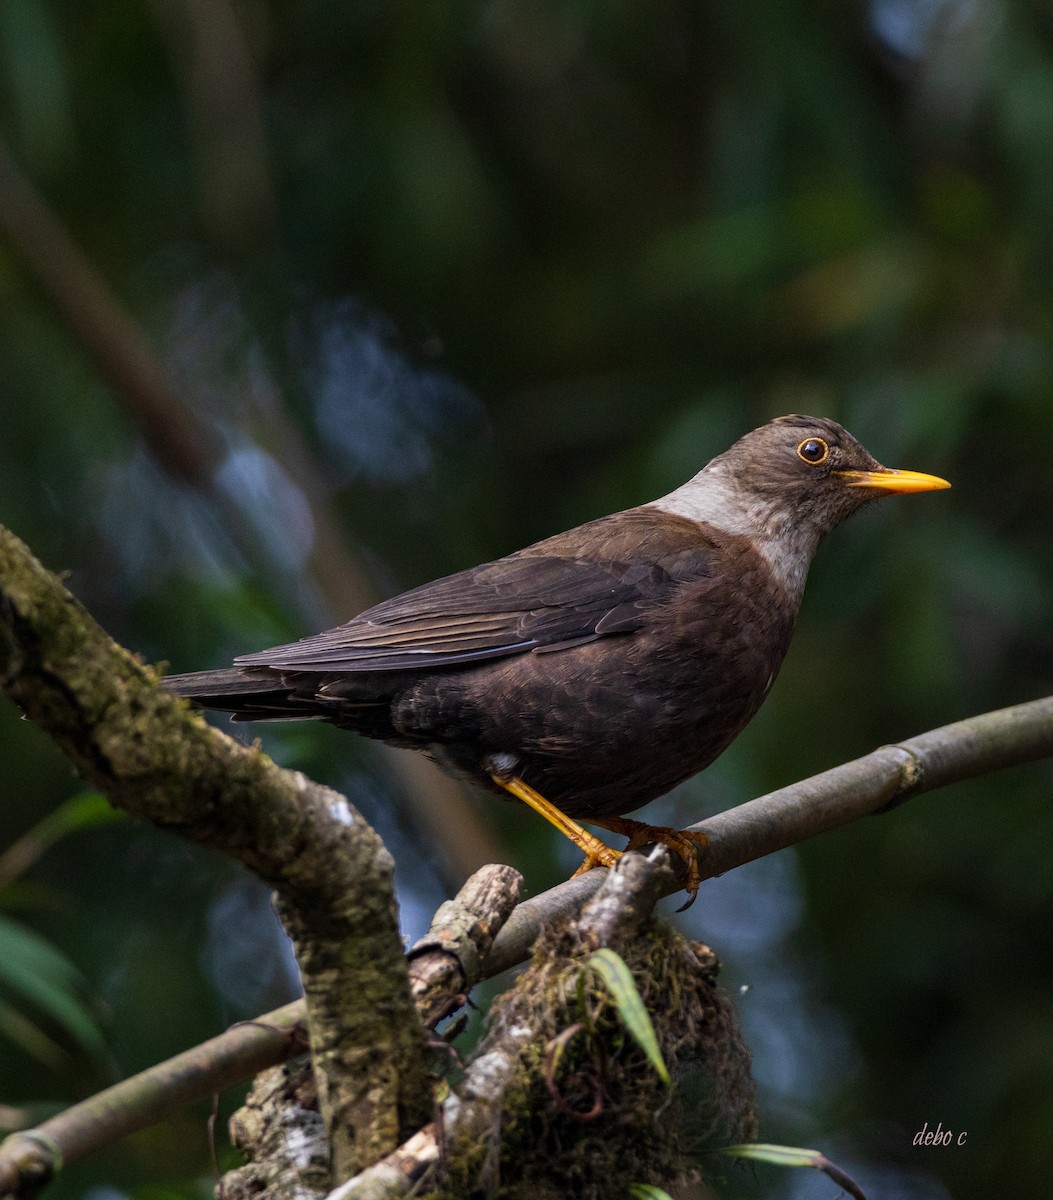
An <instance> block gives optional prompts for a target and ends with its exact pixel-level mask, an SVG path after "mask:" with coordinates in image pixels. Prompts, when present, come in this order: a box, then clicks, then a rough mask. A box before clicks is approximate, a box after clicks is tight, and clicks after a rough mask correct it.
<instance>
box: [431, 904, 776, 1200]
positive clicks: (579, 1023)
mask: <svg viewBox="0 0 1053 1200" xmlns="http://www.w3.org/2000/svg"><path fill="white" fill-rule="evenodd" d="M595 949H596V946H595V945H585V944H582V942H581V941H580V939H579V938H578V937H577V936H576V935H575V933H574V931H573V928H572V927H570V926H563V927H556V928H553V929H550V930H549V931H548V932H547V933H546V934H545V935H543V936H542V938H541V939H539V941H538V944H537V946H536V948H535V951H534V956H533V961H532V963H531V965H530V967H529V968H528V969H527V970H526V971H525V972H524V974H523V975H522V976H521V977H520V979H519V980H518V981H517V983H516V986H515V987H514V988H512V989H511V990H510V991H509V992H508V993H506V994H505V995H504V996H503V997H501V999H499V1000H498V1001H497V1002H496V1004H495V1006H494V1009H493V1012H492V1014H491V1022H490V1030H489V1032H488V1034H487V1036H486V1038H485V1040H484V1042H483V1044H482V1045H481V1046H480V1048H479V1052H478V1054H477V1055H476V1058H475V1062H476V1063H479V1062H480V1060H481V1059H483V1058H484V1056H490V1058H489V1059H488V1061H492V1062H494V1063H495V1064H502V1063H503V1064H504V1067H503V1068H502V1069H499V1070H497V1072H496V1074H497V1075H499V1076H500V1081H499V1083H498V1082H497V1081H496V1080H495V1088H494V1091H495V1093H496V1095H495V1096H491V1097H487V1098H486V1099H487V1100H489V1101H491V1102H492V1103H490V1105H489V1107H487V1106H486V1105H485V1104H481V1103H480V1102H479V1099H478V1098H477V1099H476V1100H475V1101H474V1105H475V1107H474V1110H473V1117H474V1119H473V1120H467V1121H464V1122H462V1128H461V1131H460V1135H459V1136H458V1137H457V1138H455V1140H454V1145H453V1146H452V1147H450V1151H451V1152H450V1154H449V1155H448V1157H447V1164H448V1170H449V1174H448V1178H447V1186H448V1190H447V1192H446V1194H447V1195H449V1196H456V1197H458V1198H459V1200H463V1198H464V1197H475V1196H480V1197H482V1196H487V1197H494V1198H496V1200H547V1198H548V1197H553V1198H555V1197H560V1198H561V1200H562V1198H565V1197H567V1196H573V1197H575V1198H576V1200H578V1198H581V1200H591V1198H593V1197H595V1198H596V1200H600V1198H601V1197H602V1198H603V1200H611V1198H613V1197H616V1196H618V1195H624V1194H625V1193H626V1191H627V1189H628V1186H629V1185H630V1184H632V1183H654V1184H659V1185H662V1186H666V1187H668V1186H670V1185H672V1184H675V1182H676V1181H677V1180H678V1179H682V1178H683V1177H685V1176H686V1175H690V1174H692V1173H695V1172H697V1165H698V1164H697V1153H698V1151H699V1150H701V1149H704V1148H705V1147H706V1146H708V1145H717V1144H727V1143H729V1142H739V1141H748V1140H751V1139H753V1138H754V1137H755V1136H756V1118H755V1114H754V1108H753V1082H752V1079H751V1077H750V1073H749V1052H748V1050H747V1049H746V1047H745V1045H744V1044H743V1042H742V1039H741V1037H740V1035H739V1031H738V1025H737V1021H736V1019H735V1015H734V1012H733V1010H732V1008H731V1004H730V1002H729V1000H728V999H727V997H726V996H725V995H724V994H723V993H722V992H721V991H720V990H719V989H718V988H717V985H716V977H717V973H718V971H719V963H718V962H717V959H716V956H715V955H714V954H713V952H712V951H711V950H710V949H709V948H708V947H706V946H703V945H701V944H699V943H691V942H688V941H686V940H685V939H684V938H682V937H681V936H680V935H679V934H678V933H676V932H675V931H674V930H672V929H670V928H669V927H668V926H665V925H662V924H659V923H657V922H652V923H650V924H648V925H647V926H645V927H644V929H643V931H642V932H641V933H640V934H638V935H637V936H636V937H634V938H632V939H631V940H630V941H629V942H627V943H626V944H625V945H624V946H621V947H616V949H617V950H618V952H619V953H620V954H621V955H622V957H623V958H624V959H625V961H626V963H627V964H628V966H629V968H630V970H631V971H632V974H633V977H634V979H635V981H636V986H637V988H638V990H639V992H640V995H641V998H642V999H643V1002H644V1005H645V1006H646V1008H647V1010H648V1012H649V1014H650V1016H651V1019H652V1022H653V1024H654V1027H655V1032H656V1034H657V1036H658V1041H659V1045H660V1047H661V1051H662V1055H663V1058H664V1059H665V1062H666V1065H667V1066H668V1068H669V1071H670V1074H671V1075H672V1078H673V1084H672V1086H671V1087H670V1086H667V1085H666V1084H665V1083H663V1082H662V1080H661V1079H660V1078H659V1077H658V1075H657V1073H656V1072H655V1070H654V1067H653V1066H652V1065H651V1063H650V1062H649V1061H648V1060H647V1058H646V1056H645V1054H644V1053H643V1051H642V1050H641V1049H640V1047H639V1046H638V1045H637V1043H636V1041H635V1040H634V1039H633V1037H632V1036H631V1034H630V1033H629V1032H628V1030H627V1029H626V1027H625V1024H624V1022H623V1020H622V1017H621V1015H620V1014H619V1012H618V1009H617V1007H616V1005H615V1003H614V1001H613V999H612V998H611V996H610V993H609V992H608V991H607V989H606V988H605V987H604V985H603V983H602V982H601V980H600V979H599V977H598V976H597V975H596V973H595V972H594V971H590V970H588V969H587V968H586V967H585V963H586V960H587V959H588V957H589V955H590V954H591V953H592V952H593V951H594V950H595ZM528 1031H529V1033H528ZM462 1111H463V1110H462ZM480 1112H485V1113H486V1114H487V1116H486V1119H485V1122H484V1123H483V1124H482V1125H480V1121H479V1113H480Z"/></svg>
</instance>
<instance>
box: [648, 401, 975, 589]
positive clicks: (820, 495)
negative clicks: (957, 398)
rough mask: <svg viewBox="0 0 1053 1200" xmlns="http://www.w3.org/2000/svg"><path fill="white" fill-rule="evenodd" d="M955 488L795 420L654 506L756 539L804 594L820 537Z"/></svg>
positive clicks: (777, 425) (771, 427) (742, 443)
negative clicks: (900, 500) (890, 503)
mask: <svg viewBox="0 0 1053 1200" xmlns="http://www.w3.org/2000/svg"><path fill="white" fill-rule="evenodd" d="M950 486H951V485H950V484H949V483H948V482H947V481H946V480H945V479H939V478H938V477H937V476H935V475H924V474H922V473H920V472H918V471H899V470H892V469H891V468H889V467H883V466H882V465H881V463H879V462H878V461H877V459H876V458H874V457H873V455H871V454H869V453H868V452H867V451H866V450H865V449H864V448H863V447H862V446H861V445H860V444H859V442H858V441H856V439H855V438H854V437H853V436H852V435H851V434H850V433H849V432H848V430H847V429H845V428H844V426H843V425H839V424H838V423H837V422H836V421H830V420H828V419H826V418H825V417H806V416H799V415H793V416H788V417H779V418H778V419H777V420H774V421H770V422H769V423H768V424H767V425H761V426H760V428H758V429H754V430H753V431H752V432H751V433H747V434H746V435H745V436H744V437H741V438H739V440H738V441H737V442H736V443H735V444H734V445H733V446H732V447H731V448H730V449H729V450H726V451H725V452H724V453H723V454H720V455H718V456H717V457H716V458H714V459H713V460H712V461H711V462H709V463H708V464H707V465H706V466H705V467H704V468H703V469H702V470H701V471H700V472H699V473H698V474H697V475H696V476H695V477H694V478H693V479H691V480H689V481H688V482H687V483H686V484H684V485H683V486H682V487H680V488H677V490H676V491H675V492H672V493H670V495H668V496H666V497H664V498H663V499H662V500H659V501H657V506H658V507H660V508H663V509H665V510H666V511H669V512H676V513H678V514H679V515H682V516H687V517H691V518H692V519H694V520H699V521H705V522H707V523H709V524H711V525H713V526H715V527H716V528H718V529H721V530H724V531H725V532H727V533H734V534H744V535H746V536H748V537H751V538H752V539H754V541H755V542H756V544H757V548H758V549H759V550H760V551H761V552H762V553H763V554H764V555H765V557H766V558H768V560H769V562H770V563H771V564H772V566H773V567H774V568H775V569H776V573H777V575H778V576H779V577H780V578H781V579H782V580H783V582H784V583H786V584H787V586H788V587H790V588H791V590H792V591H793V592H795V593H797V594H799V593H800V592H801V591H802V590H803V587H804V576H805V575H806V573H807V570H808V566H809V565H810V563H811V560H812V556H813V555H814V553H815V550H816V547H817V546H818V545H819V542H820V541H821V539H822V538H823V536H824V535H825V534H827V533H829V532H830V530H831V529H833V528H834V527H835V526H836V525H839V524H840V523H841V522H842V521H843V520H844V519H845V518H846V517H849V516H851V515H852V513H854V512H855V511H856V510H857V509H860V508H862V507H863V506H864V505H865V504H867V503H869V502H870V501H872V500H878V499H880V498H881V497H882V496H892V495H897V494H903V493H906V492H927V491H933V490H935V489H937V488H947V487H950Z"/></svg>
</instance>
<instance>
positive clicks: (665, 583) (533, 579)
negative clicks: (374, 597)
mask: <svg viewBox="0 0 1053 1200" xmlns="http://www.w3.org/2000/svg"><path fill="white" fill-rule="evenodd" d="M637 511H638V510H637ZM627 517H629V514H625V513H622V514H619V516H618V518H605V519H604V521H601V522H592V523H591V525H590V526H584V527H582V531H589V532H590V535H591V537H590V538H588V539H586V542H587V545H588V549H587V551H586V553H587V554H588V555H589V556H588V557H580V556H571V555H570V554H568V553H567V550H568V549H569V546H567V535H560V536H559V538H553V539H551V540H550V541H549V542H541V543H539V544H538V545H537V546H534V547H531V548H530V549H528V550H525V551H520V552H519V553H518V554H513V555H510V556H509V557H508V558H503V559H499V560H498V561H497V562H492V563H485V564H484V565H482V566H479V567H474V568H472V569H471V570H468V571H462V572H461V573H460V574H458V575H450V576H448V577H446V578H445V579H438V580H436V581H435V582H434V583H428V584H425V585H424V586H423V587H418V588H414V589H413V590H412V591H409V592H405V593H403V594H402V595H400V596H396V597H394V598H393V599H391V600H387V601H385V602H384V603H382V604H378V605H376V606H375V607H374V608H371V609H368V610H367V611H366V612H363V613H360V614H359V615H358V616H357V617H355V618H354V619H353V620H351V621H349V622H348V623H347V624H346V625H340V626H338V627H337V628H335V629H330V630H327V631H326V632H325V633H320V634H317V635H315V636H314V637H309V638H304V639H303V640H302V641H299V642H293V643H291V644H290V645H285V646H275V647H273V648H272V649H270V650H263V651H261V652H259V653H257V654H245V655H242V656H240V657H239V658H237V659H235V662H236V663H237V665H238V666H239V667H269V668H271V669H272V670H279V671H312V672H313V671H319V672H324V673H333V672H344V671H354V672H358V671H405V670H418V669H421V668H432V667H442V666H455V665H458V664H463V663H471V662H477V661H480V660H483V659H491V658H502V657H507V656H509V655H513V654H523V653H526V652H528V651H535V652H544V651H551V650H559V649H563V648H566V647H569V646H571V645H580V644H581V643H582V642H587V641H592V640H594V639H596V638H599V637H603V636H605V635H608V634H614V633H627V632H631V631H632V630H633V629H637V628H639V626H640V624H641V623H642V614H643V612H644V611H645V609H646V608H648V607H651V606H653V605H654V604H655V603H657V602H660V601H661V599H662V598H663V597H664V596H665V595H667V594H668V589H670V588H671V587H673V586H675V582H676V581H677V580H678V579H682V578H685V577H686V576H688V575H695V576H697V575H699V574H707V573H709V572H710V571H712V569H713V567H714V563H713V558H714V550H715V548H714V546H713V545H712V544H711V543H709V542H708V541H707V539H706V538H705V536H704V535H702V536H700V530H699V527H698V526H696V525H694V524H693V523H692V522H684V526H686V527H687V528H683V527H681V526H680V523H679V522H678V521H677V519H676V518H673V521H674V522H675V524H674V526H673V527H672V528H670V524H669V519H668V518H667V517H658V518H657V519H656V517H655V516H654V515H652V514H650V513H648V514H646V515H645V516H644V517H642V518H639V519H635V518H634V519H633V520H632V524H633V525H634V529H633V530H632V531H631V534H632V536H631V539H630V538H628V537H627V534H629V532H630V531H628V530H627V529H626V528H625V519H626V518H627ZM637 525H638V526H639V528H635V526H637ZM597 530H598V531H597ZM648 533H649V534H650V535H651V536H650V537H647V536H641V535H644V534H648ZM670 537H672V542H671V541H670ZM630 541H631V545H630ZM578 545H579V548H580V547H581V542H580V541H579V543H578ZM605 549H606V550H607V551H611V550H615V551H617V552H620V561H619V560H614V561H611V560H606V559H605ZM630 550H631V551H632V553H630V552H629V551H630ZM549 551H554V552H549ZM621 555H624V557H621Z"/></svg>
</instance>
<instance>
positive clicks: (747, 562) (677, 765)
mask: <svg viewBox="0 0 1053 1200" xmlns="http://www.w3.org/2000/svg"><path fill="white" fill-rule="evenodd" d="M950 486H951V485H950V484H949V483H948V482H947V481H946V480H945V479H941V478H939V477H937V476H935V475H927V474H923V473H921V472H917V471H905V470H894V469H891V468H887V467H883V466H882V465H881V464H880V463H879V462H878V461H877V460H876V459H875V458H874V457H873V456H872V455H871V454H870V453H869V452H868V451H867V450H865V449H864V448H863V446H862V445H861V444H860V443H859V442H858V441H857V440H856V439H855V438H854V437H853V436H852V435H851V434H850V433H849V432H848V430H847V429H845V428H844V427H843V426H842V425H840V424H838V423H837V422H836V421H833V420H830V419H828V418H823V417H811V416H803V415H800V414H793V415H789V416H784V417H779V418H777V419H775V420H773V421H769V422H768V423H767V424H764V425H761V426H760V427H759V428H756V429H754V430H752V431H751V432H749V433H746V434H745V435H744V436H743V437H741V438H739V440H738V441H736V442H735V443H734V444H733V445H732V446H731V447H730V449H728V450H726V451H725V452H724V453H722V454H718V455H717V456H716V457H715V458H713V459H712V460H711V461H710V462H708V463H707V464H706V465H705V466H704V467H703V468H702V470H701V471H699V472H698V473H697V474H696V475H695V476H693V477H692V478H691V479H689V480H688V481H687V482H686V483H685V484H683V485H682V486H680V487H678V488H676V489H675V490H674V491H672V492H670V493H669V494H668V495H666V496H663V497H661V498H660V499H658V500H654V501H651V502H649V503H645V504H641V505H638V506H636V507H634V508H629V509H627V510H625V511H623V512H618V513H614V514H612V515H610V516H604V517H600V518H598V519H596V520H592V521H589V522H587V523H586V524H584V525H579V526H578V527H576V528H574V529H571V530H569V531H568V532H566V533H560V534H556V535H555V536H554V537H549V538H546V539H545V540H544V541H540V542H537V543H536V544H534V545H531V546H528V547H526V548H525V549H523V550H519V551H516V552H515V553H513V554H509V555H507V556H506V557H504V558H499V559H497V560H495V561H493V562H488V563H483V564H482V565H480V566H476V567H472V568H470V569H468V570H464V571H460V572H458V573H457V574H454V575H448V576H446V577H445V578H442V579H437V580H435V581H434V582H432V583H426V584H424V585H422V586H420V587H415V588H413V589H411V590H410V591H407V592H404V593H402V594H401V595H397V596H395V597H393V598H392V599H389V600H385V601H383V602H382V603H380V604H377V605H375V606H374V607H372V608H369V609H367V610H366V611H364V612H361V613H359V614H358V615H357V616H355V617H353V618H352V619H351V620H349V621H348V622H346V623H345V624H343V625H339V626H337V627H335V628H333V629H328V630H326V631H324V632H322V633H318V634H315V635H314V636H312V637H306V638H303V639H302V640H300V641H297V642H292V643H289V644H286V645H281V646H275V647H272V648H270V649H266V650H261V651H258V652H256V653H252V654H243V655H241V656H239V657H237V658H236V659H235V660H234V665H233V666H232V667H229V668H223V669H219V670H211V671H200V672H193V673H191V674H185V675H172V676H169V677H168V678H167V679H166V680H165V685H166V687H167V688H168V689H169V690H170V691H172V692H174V693H175V694H176V695H178V696H181V697H184V698H186V699H187V700H188V701H189V702H190V703H191V704H192V705H193V706H195V707H197V708H205V709H214V710H220V711H225V712H229V713H231V714H232V720H234V721H270V720H289V719H297V718H303V719H306V718H314V719H321V720H323V721H327V722H329V723H331V724H333V725H336V726H338V727H340V728H342V729H348V730H352V731H354V732H356V733H359V734H363V735H365V736H366V737H368V738H374V739H379V740H380V741H383V742H388V743H390V744H392V745H395V746H402V747H411V748H413V749H416V750H419V751H422V752H423V753H425V754H426V755H428V756H429V757H430V758H432V759H433V760H434V761H435V762H436V763H437V764H438V765H439V766H440V767H442V768H443V769H445V770H446V771H447V772H448V773H450V774H451V775H453V776H455V777H456V778H459V779H462V780H467V781H469V782H471V783H473V784H476V785H479V786H481V787H482V788H484V789H486V790H487V791H489V792H492V793H494V794H497V795H500V796H503V797H504V798H506V799H507V798H509V797H515V798H517V799H519V800H521V801H523V802H525V803H526V804H527V805H529V806H530V807H531V808H533V809H534V810H535V811H537V812H539V813H540V814H541V815H542V816H544V817H545V818H546V819H547V820H549V821H550V822H551V823H552V824H553V825H555V826H556V828H557V829H559V830H560V831H561V832H562V833H564V834H565V835H566V836H567V837H569V838H570V839H571V840H572V841H573V842H574V843H575V844H576V845H577V846H578V847H579V848H580V849H581V850H582V851H583V853H584V855H585V859H584V862H583V863H582V866H581V868H579V871H582V870H587V869H591V868H592V867H594V866H597V865H601V866H607V867H610V866H613V865H614V863H615V862H616V861H617V859H618V857H620V854H621V852H620V851H618V850H615V849H613V848H612V847H610V846H608V845H607V844H606V843H605V842H603V841H601V840H600V839H599V838H598V837H596V836H595V835H594V834H592V833H590V832H589V831H588V830H586V829H584V828H583V826H582V825H581V822H582V821H585V822H587V823H589V824H591V825H596V826H599V827H600V828H603V829H606V830H608V831H612V832H614V833H618V834H622V835H624V836H626V837H628V839H629V841H628V847H627V848H629V849H633V848H637V847H639V846H641V845H645V844H651V843H654V842H661V843H664V844H665V845H667V846H668V847H669V848H670V849H671V850H673V851H675V852H676V853H677V854H678V855H679V856H680V857H681V858H682V859H683V860H684V862H685V863H686V872H685V877H686V883H685V886H686V888H687V891H688V894H689V897H690V898H689V901H688V903H690V902H691V899H693V898H694V894H695V892H697V889H698V880H699V871H698V857H699V854H700V852H701V850H702V848H703V847H704V838H703V837H702V836H701V835H698V834H693V833H691V832H690V831H684V830H676V829H671V828H668V827H665V826H651V825H648V824H646V823H645V822H642V821H636V820H633V819H629V818H627V817H626V814H627V813H630V812H634V811H635V810H636V809H638V808H640V807H641V806H643V805H645V804H647V803H648V802H649V801H651V800H654V799H656V798H657V797H659V796H661V795H663V794H665V793H666V792H668V791H669V790H670V789H672V788H673V787H675V786H676V785H677V784H678V783H681V782H682V781H684V780H685V779H688V778H690V777H691V776H693V775H695V774H697V773H698V772H699V771H701V770H702V769H703V768H705V767H707V766H708V765H709V764H710V763H711V762H713V760H714V759H715V758H716V757H717V756H718V755H719V754H720V753H721V752H722V751H723V750H725V749H726V748H727V747H728V745H730V743H731V742H732V741H733V740H734V739H735V738H736V737H737V736H738V734H739V733H740V732H741V731H742V729H743V728H744V727H745V726H746V725H747V723H748V722H749V721H750V720H751V718H752V717H753V716H754V714H755V713H756V712H757V710H758V709H759V708H760V706H761V703H762V702H763V700H764V699H765V697H766V696H767V695H768V692H769V691H770V690H771V687H772V684H773V683H774V681H775V678H776V676H777V674H778V672H779V668H780V666H781V665H782V662H783V659H784V657H785V655H786V652H787V650H788V648H789V646H790V641H791V637H792V634H793V630H794V625H795V622H796V620H797V615H798V612H799V609H800V606H801V599H802V596H803V594H804V588H805V581H806V578H807V575H808V570H809V567H810V565H811V562H812V559H813V556H814V554H815V552H816V549H817V547H818V546H819V543H820V542H821V540H822V539H823V537H824V536H825V535H826V534H827V533H829V532H831V531H832V530H833V529H834V528H835V527H836V526H837V525H839V524H840V523H841V522H842V521H843V520H845V519H846V518H847V517H849V516H851V515H852V514H853V513H854V512H856V511H857V510H859V509H861V508H863V507H864V506H865V505H867V504H868V503H870V502H871V501H873V500H877V499H880V498H881V497H884V496H891V495H897V494H905V493H912V492H924V491H932V490H936V489H940V488H948V487H950ZM576 873H578V872H576Z"/></svg>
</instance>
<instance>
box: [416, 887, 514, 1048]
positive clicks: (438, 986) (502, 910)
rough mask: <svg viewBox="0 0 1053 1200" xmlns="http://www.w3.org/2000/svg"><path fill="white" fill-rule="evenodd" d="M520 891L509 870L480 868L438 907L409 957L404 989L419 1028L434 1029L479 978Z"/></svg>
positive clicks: (458, 1004)
mask: <svg viewBox="0 0 1053 1200" xmlns="http://www.w3.org/2000/svg"><path fill="white" fill-rule="evenodd" d="M522 889H523V876H522V875H520V874H519V872H518V871H516V870H514V869H513V868H512V867H506V866H498V865H491V866H488V867H483V869H482V870H481V871H476V873H475V874H474V875H473V876H472V877H471V879H469V880H468V882H467V883H466V884H465V885H464V887H463V888H461V890H460V891H459V892H458V893H457V895H456V897H455V898H454V899H453V900H448V901H447V902H446V903H445V904H443V905H441V906H440V908H439V911H438V912H437V913H436V914H435V917H434V919H433V920H432V923H431V928H430V929H429V930H428V932H427V933H426V934H425V936H424V937H422V938H421V939H420V940H419V941H418V942H416V943H415V944H414V946H413V948H412V949H411V950H410V952H409V955H408V956H407V957H408V959H409V977H410V991H411V992H412V993H413V998H414V1000H415V1001H416V1002H417V1008H418V1010H419V1011H420V1014H421V1018H422V1019H423V1021H424V1023H425V1025H429V1026H431V1025H435V1024H437V1023H438V1022H439V1021H441V1020H442V1019H443V1017H445V1016H448V1015H449V1014H450V1013H451V1012H453V1011H454V1010H455V1009H457V1008H460V1007H461V1005H462V1004H463V1003H464V994H465V993H466V992H469V991H471V989H472V988H473V987H475V985H476V984H477V983H478V982H479V980H480V979H482V977H483V969H484V964H485V962H486V958H487V955H488V954H489V953H490V948H491V947H492V946H493V944H494V938H495V936H496V935H497V934H498V933H499V932H500V930H501V927H502V926H503V925H504V923H505V922H506V921H507V920H508V918H509V916H510V915H511V913H512V911H513V909H514V908H515V906H516V904H517V902H518V901H519V897H520V894H521V892H522Z"/></svg>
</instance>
